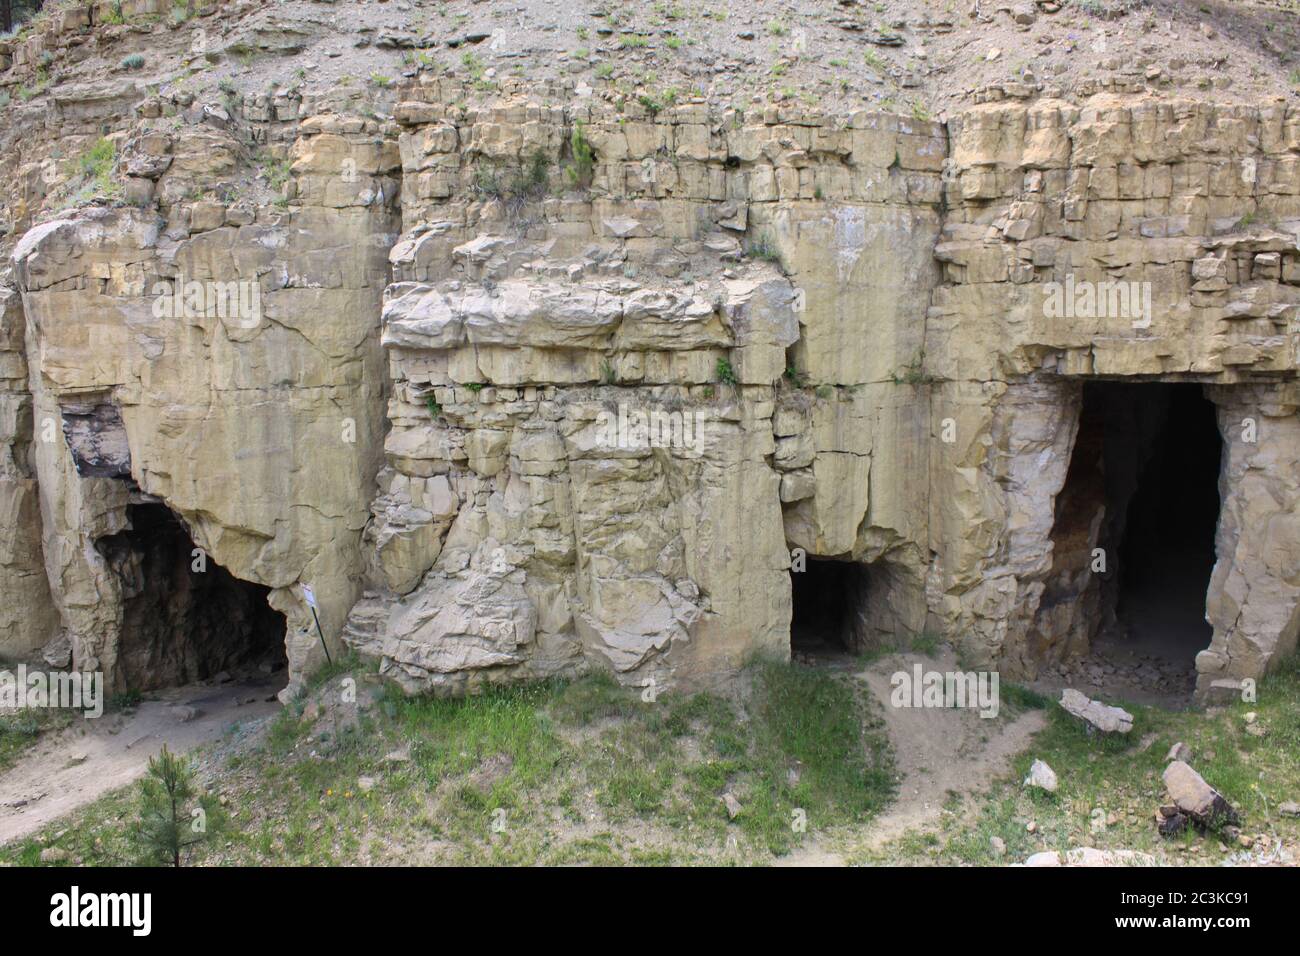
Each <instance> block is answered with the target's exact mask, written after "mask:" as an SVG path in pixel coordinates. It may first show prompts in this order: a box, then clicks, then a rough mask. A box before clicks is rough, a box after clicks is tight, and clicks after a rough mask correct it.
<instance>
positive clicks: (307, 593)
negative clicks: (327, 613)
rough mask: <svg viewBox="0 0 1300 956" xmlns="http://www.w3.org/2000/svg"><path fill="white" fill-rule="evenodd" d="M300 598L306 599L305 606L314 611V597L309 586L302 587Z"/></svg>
mask: <svg viewBox="0 0 1300 956" xmlns="http://www.w3.org/2000/svg"><path fill="white" fill-rule="evenodd" d="M302 596H303V597H305V598H306V599H307V606H308V607H309V608H311V609H312V610H313V611H314V610H316V595H315V593H313V592H312V589H311V585H310V584H304V585H303V586H302Z"/></svg>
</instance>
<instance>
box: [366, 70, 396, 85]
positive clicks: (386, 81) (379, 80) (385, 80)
mask: <svg viewBox="0 0 1300 956" xmlns="http://www.w3.org/2000/svg"><path fill="white" fill-rule="evenodd" d="M370 82H371V83H373V84H374V85H375V86H378V87H380V88H381V89H383V88H385V87H389V86H392V85H393V78H392V77H391V76H385V75H384V74H383V73H379V72H374V73H371V74H370Z"/></svg>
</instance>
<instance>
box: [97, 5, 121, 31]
mask: <svg viewBox="0 0 1300 956" xmlns="http://www.w3.org/2000/svg"><path fill="white" fill-rule="evenodd" d="M100 22H101V23H103V24H104V25H105V26H121V25H122V24H124V23H126V17H125V16H124V15H123V13H122V3H121V0H115V2H114V3H113V5H112V7H110V8H109V10H108V12H107V13H106V14H104V19H103V20H101V21H100Z"/></svg>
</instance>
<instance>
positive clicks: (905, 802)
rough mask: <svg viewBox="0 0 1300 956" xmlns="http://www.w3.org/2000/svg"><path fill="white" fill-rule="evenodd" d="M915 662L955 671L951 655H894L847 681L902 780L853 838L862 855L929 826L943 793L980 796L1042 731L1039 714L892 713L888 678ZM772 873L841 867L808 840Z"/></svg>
mask: <svg viewBox="0 0 1300 956" xmlns="http://www.w3.org/2000/svg"><path fill="white" fill-rule="evenodd" d="M918 662H919V663H920V664H921V665H922V667H923V668H924V669H925V670H927V671H930V670H934V671H941V672H947V671H958V670H960V668H959V667H958V665H957V662H956V659H955V658H954V657H953V655H952V654H951V653H950V652H942V653H940V654H938V655H936V656H935V657H928V656H925V655H921V654H894V655H890V656H889V657H885V658H881V659H880V660H877V661H873V662H872V663H871V664H870V665H869V666H868V667H867V668H866V669H865V670H863V671H861V672H858V673H855V674H854V677H855V678H856V679H858V680H860V681H862V682H863V683H865V685H866V686H867V688H868V689H869V690H870V692H871V695H872V697H874V698H875V700H876V701H877V703H878V704H879V708H880V714H881V716H882V717H883V719H884V721H885V729H886V732H887V733H888V735H889V741H890V744H891V745H892V746H893V748H894V760H895V763H896V765H897V769H898V773H899V775H900V777H901V780H900V782H899V786H898V795H897V797H896V798H895V800H894V802H893V803H892V804H891V805H890V806H889V807H888V808H887V809H886V810H885V812H884V813H882V814H881V815H880V816H878V817H877V818H876V819H874V820H872V821H871V822H870V823H869V824H867V825H866V826H865V827H864V828H863V829H862V831H861V833H859V834H856V835H855V837H854V840H853V842H854V843H855V844H857V845H860V846H862V847H863V848H866V849H877V848H879V847H881V846H883V845H884V844H886V843H888V842H889V841H890V840H893V839H896V838H897V837H900V836H902V835H903V834H904V833H906V832H907V831H908V830H912V829H918V828H924V827H927V826H930V825H932V824H934V823H935V822H936V821H937V820H938V819H939V813H940V811H941V810H942V808H943V804H944V801H945V800H946V799H947V797H948V792H949V791H954V792H956V793H958V794H961V795H962V796H967V795H970V794H974V793H979V792H981V791H983V790H985V789H987V788H988V786H989V785H990V784H991V783H992V782H993V780H994V779H995V778H996V777H998V776H999V775H1001V774H1003V773H1005V772H1006V771H1007V770H1008V769H1009V768H1010V766H1011V761H1012V759H1013V758H1014V757H1015V756H1016V755H1017V754H1019V753H1021V752H1022V751H1023V750H1025V748H1026V747H1028V746H1029V744H1030V741H1031V739H1032V738H1033V735H1034V734H1035V733H1037V732H1038V731H1039V730H1041V729H1042V728H1043V727H1044V726H1045V724H1046V719H1045V717H1044V716H1043V712H1042V711H1040V710H1030V711H1025V712H1022V713H1020V714H1017V715H1016V716H1015V717H1006V716H1002V715H1000V716H998V717H996V718H987V719H986V718H981V717H980V716H979V712H978V711H977V710H974V709H971V708H965V709H957V708H931V707H893V706H891V705H890V694H891V693H892V691H893V687H892V685H891V684H890V677H891V675H893V674H894V673H895V672H897V671H904V672H906V673H908V674H909V675H910V674H911V672H912V666H913V664H915V663H918ZM778 865H781V866H843V865H844V860H843V858H842V857H841V856H840V855H839V854H838V853H836V852H834V851H832V850H830V849H828V848H826V847H825V846H824V845H822V844H821V843H819V842H818V841H816V840H812V841H809V842H808V843H807V844H805V845H804V846H803V847H801V848H800V849H799V850H796V851H795V852H794V853H791V854H790V855H789V856H788V857H785V858H783V859H782V860H781V861H780V862H779V864H778Z"/></svg>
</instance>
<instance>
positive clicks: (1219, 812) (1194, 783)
mask: <svg viewBox="0 0 1300 956" xmlns="http://www.w3.org/2000/svg"><path fill="white" fill-rule="evenodd" d="M1164 781H1165V789H1167V790H1168V791H1169V799H1170V800H1171V801H1173V804H1174V807H1176V808H1177V813H1179V814H1183V815H1185V816H1187V817H1188V818H1189V819H1191V820H1192V821H1194V822H1195V823H1197V824H1199V825H1200V826H1202V827H1206V828H1209V829H1217V828H1218V827H1221V826H1228V825H1231V826H1236V825H1237V824H1239V823H1240V822H1241V818H1240V816H1238V814H1237V811H1236V810H1234V809H1233V808H1232V805H1231V804H1229V803H1228V801H1227V800H1225V799H1224V798H1223V794H1221V793H1219V791H1217V790H1215V789H1214V788H1213V787H1211V786H1210V785H1209V784H1208V783H1206V782H1205V778H1204V777H1202V776H1201V775H1200V774H1199V773H1197V772H1196V771H1195V770H1193V769H1192V768H1191V765H1190V764H1187V763H1184V762H1183V761H1181V760H1175V761H1174V762H1173V763H1171V764H1170V765H1169V766H1168V767H1167V768H1165V773H1164ZM1162 812H1163V811H1162ZM1166 819H1167V820H1174V819H1175V815H1166ZM1180 829H1181V827H1180ZM1164 832H1165V827H1163V826H1162V827H1161V833H1164Z"/></svg>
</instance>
